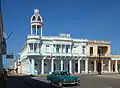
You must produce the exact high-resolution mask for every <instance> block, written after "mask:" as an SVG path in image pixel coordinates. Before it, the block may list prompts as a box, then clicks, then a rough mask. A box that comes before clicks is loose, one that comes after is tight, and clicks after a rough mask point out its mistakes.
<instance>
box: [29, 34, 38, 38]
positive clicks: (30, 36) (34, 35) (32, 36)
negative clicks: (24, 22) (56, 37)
mask: <svg viewBox="0 0 120 88" xmlns="http://www.w3.org/2000/svg"><path fill="white" fill-rule="evenodd" d="M27 38H40V36H39V35H36V34H28V36H27Z"/></svg>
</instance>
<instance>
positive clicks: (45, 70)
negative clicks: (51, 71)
mask: <svg viewBox="0 0 120 88" xmlns="http://www.w3.org/2000/svg"><path fill="white" fill-rule="evenodd" d="M47 70H48V68H47V63H44V73H47Z"/></svg>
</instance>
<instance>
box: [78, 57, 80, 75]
mask: <svg viewBox="0 0 120 88" xmlns="http://www.w3.org/2000/svg"><path fill="white" fill-rule="evenodd" d="M78 73H80V59H78Z"/></svg>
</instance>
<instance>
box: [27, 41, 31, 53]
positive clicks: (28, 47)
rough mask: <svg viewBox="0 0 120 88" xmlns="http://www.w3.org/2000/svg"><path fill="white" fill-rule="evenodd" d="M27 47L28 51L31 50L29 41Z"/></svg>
mask: <svg viewBox="0 0 120 88" xmlns="http://www.w3.org/2000/svg"><path fill="white" fill-rule="evenodd" d="M27 49H28V52H30V46H29V43H27Z"/></svg>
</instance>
